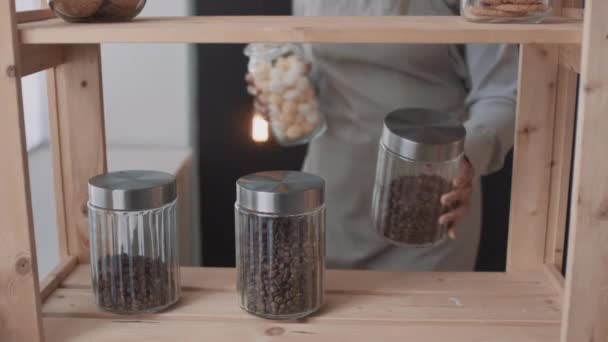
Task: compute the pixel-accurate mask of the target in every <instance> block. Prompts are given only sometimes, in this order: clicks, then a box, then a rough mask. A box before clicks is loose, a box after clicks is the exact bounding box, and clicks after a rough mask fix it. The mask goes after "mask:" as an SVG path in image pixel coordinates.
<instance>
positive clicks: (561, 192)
mask: <svg viewBox="0 0 608 342" xmlns="http://www.w3.org/2000/svg"><path fill="white" fill-rule="evenodd" d="M555 5H556V7H555V9H554V11H555V13H556V14H557V15H560V14H561V10H562V7H568V8H573V7H581V6H582V1H581V0H563V1H562V4H555ZM571 48H578V49H580V47H578V46H576V47H570V46H560V47H559V49H560V53H559V59H560V61H559V69H558V76H557V98H556V108H555V129H554V134H553V159H552V160H553V162H552V171H551V192H550V195H549V215H548V217H549V221H548V224H547V241H546V244H545V263H547V264H551V265H555V266H556V267H557V268H558V270H560V271H561V270H562V263H563V256H564V241H565V237H566V216H567V215H566V214H567V211H568V198H569V190H570V189H569V187H570V176H571V162H572V145H573V139H574V116H575V111H576V108H575V107H576V96H577V94H576V88H577V83H578V74H577V73H576V72H574V71H572V70H570V69H568V68H567V67H566V66H565V63H564V61H563V59H564V58H565V56H566V54H565V51H567V49H571Z"/></svg>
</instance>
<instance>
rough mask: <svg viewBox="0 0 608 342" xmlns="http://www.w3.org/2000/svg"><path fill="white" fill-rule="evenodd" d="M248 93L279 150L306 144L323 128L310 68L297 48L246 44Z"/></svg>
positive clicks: (292, 46)
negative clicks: (264, 119)
mask: <svg viewBox="0 0 608 342" xmlns="http://www.w3.org/2000/svg"><path fill="white" fill-rule="evenodd" d="M245 54H246V55H247V56H248V57H249V74H248V75H247V82H248V85H249V86H248V92H249V93H250V94H251V95H253V96H254V97H255V109H256V111H257V112H259V113H260V114H262V115H264V116H265V117H266V118H267V119H268V120H269V121H270V126H271V128H272V133H273V136H274V137H275V139H276V140H277V142H278V143H279V144H281V145H283V146H294V145H301V144H306V143H308V142H309V141H311V140H312V139H314V138H315V137H317V136H319V135H321V134H322V133H323V132H324V131H325V128H326V122H325V118H324V117H323V115H321V113H320V112H319V106H318V103H317V96H316V92H315V89H314V87H313V84H312V82H311V80H310V74H311V67H310V64H309V63H308V62H307V60H306V58H305V55H304V50H303V48H302V46H301V45H297V44H250V45H248V46H247V48H246V49H245Z"/></svg>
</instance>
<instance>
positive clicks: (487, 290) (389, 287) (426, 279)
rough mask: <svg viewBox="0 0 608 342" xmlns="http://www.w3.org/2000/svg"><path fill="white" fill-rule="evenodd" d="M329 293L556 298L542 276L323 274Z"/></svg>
mask: <svg viewBox="0 0 608 342" xmlns="http://www.w3.org/2000/svg"><path fill="white" fill-rule="evenodd" d="M181 278H182V287H183V288H184V289H185V290H188V291H230V292H234V291H236V286H235V283H236V271H235V270H234V269H232V268H193V267H182V269H181ZM61 287H62V288H75V289H90V288H91V273H90V266H89V265H79V266H78V267H76V269H75V270H74V272H72V273H71V274H70V275H69V276H68V277H67V278H66V279H65V280H64V281H63V283H62V284H61ZM326 289H327V291H328V292H330V293H359V294H369V293H376V294H379V293H381V294H387V295H389V294H416V293H452V292H458V293H463V294H495V295H504V294H520V295H546V294H555V293H556V292H555V290H554V289H553V288H552V287H551V285H550V284H548V283H547V281H546V278H545V275H544V274H543V273H542V272H522V273H475V272H455V273H442V272H438V273H435V272H433V273H431V272H424V273H404V272H381V271H338V270H330V271H327V272H326Z"/></svg>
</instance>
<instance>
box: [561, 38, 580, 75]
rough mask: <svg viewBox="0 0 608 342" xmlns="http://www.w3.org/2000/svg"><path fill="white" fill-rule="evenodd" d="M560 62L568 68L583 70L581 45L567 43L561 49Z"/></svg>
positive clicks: (577, 71)
mask: <svg viewBox="0 0 608 342" xmlns="http://www.w3.org/2000/svg"><path fill="white" fill-rule="evenodd" d="M559 59H560V64H561V65H563V66H564V67H566V68H567V69H568V70H570V71H572V72H575V73H580V72H581V47H580V45H565V46H562V47H561V48H560V51H559Z"/></svg>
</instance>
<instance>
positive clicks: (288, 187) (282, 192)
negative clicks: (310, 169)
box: [236, 171, 325, 215]
mask: <svg viewBox="0 0 608 342" xmlns="http://www.w3.org/2000/svg"><path fill="white" fill-rule="evenodd" d="M236 204H237V206H238V207H240V208H243V209H247V210H251V211H256V212H260V213H265V214H277V215H297V214H303V213H306V212H309V211H313V210H315V209H318V208H319V207H321V206H323V205H324V204H325V181H324V180H323V178H321V177H319V176H315V175H312V174H309V173H304V172H298V171H267V172H258V173H254V174H250V175H247V176H244V177H242V178H240V179H239V180H238V181H237V182H236Z"/></svg>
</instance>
